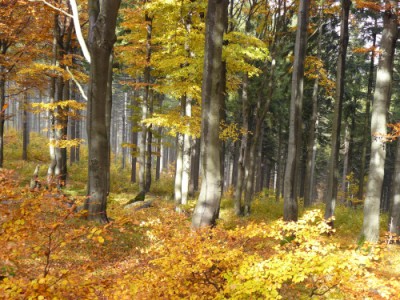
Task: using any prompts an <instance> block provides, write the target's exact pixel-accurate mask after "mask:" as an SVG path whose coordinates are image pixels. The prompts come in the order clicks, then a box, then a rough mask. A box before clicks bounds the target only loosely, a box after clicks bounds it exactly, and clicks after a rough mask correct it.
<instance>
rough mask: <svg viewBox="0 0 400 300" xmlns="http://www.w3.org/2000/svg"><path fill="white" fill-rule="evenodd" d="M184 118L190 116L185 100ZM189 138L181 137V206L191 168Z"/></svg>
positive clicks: (189, 105)
mask: <svg viewBox="0 0 400 300" xmlns="http://www.w3.org/2000/svg"><path fill="white" fill-rule="evenodd" d="M184 109H185V116H186V117H191V116H192V102H191V99H186V105H185V108H184ZM190 140H191V138H190V135H188V134H184V135H183V154H182V204H183V205H186V204H187V200H188V193H189V181H190V174H191V172H190V167H191V145H190V144H191V142H190Z"/></svg>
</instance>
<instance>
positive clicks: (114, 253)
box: [0, 136, 400, 299]
mask: <svg viewBox="0 0 400 300" xmlns="http://www.w3.org/2000/svg"><path fill="white" fill-rule="evenodd" d="M7 138H8V142H10V140H11V141H12V139H13V138H15V141H18V139H17V138H16V137H13V136H8V137H7ZM16 143H17V142H16ZM11 144H12V143H11ZM16 148H17V146H15V149H16ZM8 149H11V150H12V149H14V148H13V146H12V145H11V146H10V147H8ZM8 151H10V150H8ZM43 152H44V151H43ZM42 156H43V157H41V156H38V155H36V156H35V158H34V159H32V160H31V161H29V162H22V161H21V160H18V153H17V154H16V153H15V152H13V153H11V152H7V153H6V158H7V159H6V169H3V170H0V186H1V190H0V225H1V229H0V230H1V234H0V248H1V249H6V251H0V262H1V263H0V298H2V299H3V298H5V299H25V298H38V299H46V298H54V297H58V298H59V299H161V298H162V299H177V298H179V299H185V298H193V299H253V298H262V299H277V298H279V297H281V298H283V299H396V297H398V295H399V294H400V267H399V266H400V251H399V246H398V245H394V244H390V245H388V244H387V243H386V241H385V235H384V234H385V233H384V229H385V228H386V222H387V219H386V216H382V218H381V228H382V234H381V236H382V241H381V243H379V244H378V245H367V244H364V245H359V244H357V242H358V239H359V233H360V231H361V226H362V209H360V208H357V209H351V208H348V207H345V206H338V207H337V210H336V215H337V217H336V220H335V232H331V231H330V229H329V227H327V226H326V224H325V222H323V217H322V214H321V212H320V210H323V206H322V205H321V204H317V205H315V206H313V207H312V208H310V209H307V210H306V211H305V210H304V209H303V208H301V209H300V211H301V214H302V217H301V218H300V220H299V222H298V223H297V224H295V223H287V224H285V223H283V222H282V221H281V217H282V210H283V204H282V201H280V202H276V201H275V198H274V195H272V194H270V195H269V194H268V191H264V192H263V193H260V194H259V195H257V196H256V198H255V199H254V201H253V206H252V214H251V215H250V216H249V217H236V216H235V215H234V213H233V204H232V203H233V198H232V192H231V191H230V192H229V191H228V192H227V193H226V194H225V196H224V198H223V200H222V203H221V212H220V220H219V221H218V225H217V226H216V228H214V229H212V230H210V229H204V230H200V231H199V232H193V231H192V230H191V229H190V216H191V212H192V211H193V208H194V204H195V200H191V201H190V203H189V204H188V205H187V206H185V207H184V211H185V213H183V214H178V213H176V212H175V207H174V203H173V201H172V200H171V194H172V182H173V181H172V178H171V177H167V178H163V179H162V180H161V181H160V182H155V183H154V186H153V188H152V190H151V192H150V193H149V194H148V196H147V199H146V200H151V201H152V205H151V207H149V208H146V209H140V210H135V209H133V208H129V209H127V208H126V207H124V204H125V203H127V202H128V201H129V200H130V199H132V198H133V197H134V196H135V194H136V192H137V185H134V184H130V183H129V179H128V178H129V174H128V173H129V172H128V171H126V172H125V171H124V172H121V171H120V170H119V169H118V168H116V167H115V166H113V167H112V176H113V177H114V179H113V180H114V182H115V183H117V182H119V183H120V184H119V185H118V189H115V190H114V192H113V193H112V194H111V195H110V198H109V203H108V214H109V216H110V217H111V219H112V220H113V221H112V223H110V224H107V225H105V226H100V225H98V224H94V223H90V222H87V221H85V220H84V219H83V218H82V212H80V213H75V212H73V211H72V210H71V209H70V208H69V207H68V206H67V205H66V201H67V200H69V198H74V199H76V201H77V204H78V205H79V204H81V203H82V201H83V196H84V193H85V188H84V187H85V181H84V179H85V175H84V173H85V168H84V164H78V165H77V166H73V167H71V170H73V172H72V175H71V177H72V181H71V182H70V184H69V185H68V186H67V189H66V190H65V192H66V193H67V194H68V195H69V196H67V197H64V196H62V195H60V194H59V193H58V192H57V191H46V190H44V189H43V190H40V191H29V189H28V188H27V184H28V182H29V179H30V178H31V176H32V172H33V169H34V167H35V165H36V164H37V163H38V162H43V164H45V163H46V160H45V157H46V155H45V154H43V153H42ZM10 169H17V172H14V171H10ZM45 174H46V173H45V167H43V170H42V171H41V173H40V178H41V180H45ZM41 297H43V298H41Z"/></svg>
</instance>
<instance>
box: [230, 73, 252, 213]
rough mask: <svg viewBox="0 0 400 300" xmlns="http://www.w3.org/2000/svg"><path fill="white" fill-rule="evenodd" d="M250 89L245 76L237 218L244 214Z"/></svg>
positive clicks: (236, 197) (236, 196) (236, 207)
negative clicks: (248, 92)
mask: <svg viewBox="0 0 400 300" xmlns="http://www.w3.org/2000/svg"><path fill="white" fill-rule="evenodd" d="M247 89H248V76H247V74H245V75H244V78H243V82H242V97H241V98H242V122H243V123H242V128H243V134H242V138H241V141H240V150H239V160H238V168H237V169H238V171H237V183H236V189H235V202H234V208H235V214H236V215H237V216H239V215H241V214H242V213H243V206H242V192H243V185H244V177H245V164H246V153H247V144H248V131H249V113H250V112H249V99H248V94H247Z"/></svg>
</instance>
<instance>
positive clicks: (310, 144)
mask: <svg viewBox="0 0 400 300" xmlns="http://www.w3.org/2000/svg"><path fill="white" fill-rule="evenodd" d="M319 18H320V20H319V22H320V23H322V22H323V20H322V18H323V8H322V6H321V7H320V14H319ZM321 40H322V24H319V29H318V45H317V58H318V59H321ZM319 77H320V74H319V72H318V74H317V77H316V78H315V80H314V86H313V92H312V97H311V101H312V114H311V118H310V128H309V130H308V133H309V135H308V141H307V158H306V171H305V174H304V206H305V207H309V206H310V205H311V204H312V201H313V198H312V191H313V185H312V182H313V177H312V174H313V154H314V148H315V144H316V140H315V136H316V130H317V122H318V88H319Z"/></svg>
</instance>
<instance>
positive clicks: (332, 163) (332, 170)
mask: <svg viewBox="0 0 400 300" xmlns="http://www.w3.org/2000/svg"><path fill="white" fill-rule="evenodd" d="M350 6H351V0H342V11H341V25H340V42H339V56H338V62H337V69H336V94H335V108H334V114H333V121H332V122H333V127H332V143H331V156H330V159H329V166H328V179H327V180H328V183H327V190H326V195H325V201H326V203H325V204H326V205H325V219H327V220H329V219H331V218H332V217H333V215H334V212H335V206H336V198H337V185H338V178H339V170H338V159H339V148H340V127H341V122H342V106H343V96H344V84H345V80H344V79H345V71H346V54H347V46H348V43H349V12H350ZM330 224H331V225H333V221H332V220H330Z"/></svg>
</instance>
